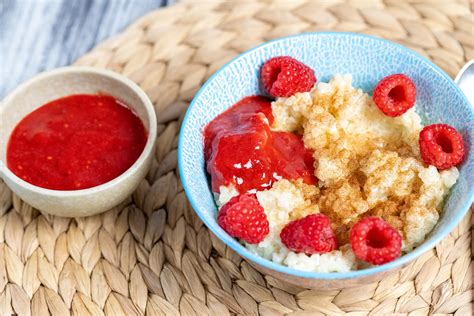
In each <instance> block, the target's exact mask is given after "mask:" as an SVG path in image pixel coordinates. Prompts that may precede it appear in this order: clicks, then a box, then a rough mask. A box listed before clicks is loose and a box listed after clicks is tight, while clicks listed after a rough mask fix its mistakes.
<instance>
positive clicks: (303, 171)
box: [204, 96, 316, 193]
mask: <svg viewBox="0 0 474 316" xmlns="http://www.w3.org/2000/svg"><path fill="white" fill-rule="evenodd" d="M272 122H273V115H272V108H271V103H270V100H268V99H267V98H264V97H262V96H250V97H246V98H244V99H242V100H241V101H239V102H237V103H236V104H234V105H233V106H232V107H231V108H229V109H228V110H227V111H225V112H224V113H222V114H220V115H219V116H218V117H216V118H215V119H214V120H213V121H211V122H210V123H209V124H208V125H207V126H206V127H205V130H204V156H205V160H206V162H207V171H208V173H209V174H210V175H211V182H212V191H213V192H219V187H220V186H222V185H224V186H228V185H230V184H232V185H234V186H235V188H236V189H237V191H239V193H246V192H255V191H261V190H266V189H269V188H271V186H272V184H273V183H274V182H276V181H278V180H281V179H288V180H296V179H299V178H302V179H303V181H304V182H305V183H307V184H315V183H316V177H315V176H314V166H313V163H314V160H313V157H312V152H311V151H310V150H309V149H306V148H305V147H304V144H303V141H302V140H301V138H300V137H299V136H297V135H295V134H293V133H288V132H275V131H272V130H271V129H270V125H271V124H272Z"/></svg>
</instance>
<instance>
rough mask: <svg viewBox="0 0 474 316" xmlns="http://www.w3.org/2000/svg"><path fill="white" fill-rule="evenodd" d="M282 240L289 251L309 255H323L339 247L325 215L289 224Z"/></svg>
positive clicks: (283, 232) (306, 217)
mask: <svg viewBox="0 0 474 316" xmlns="http://www.w3.org/2000/svg"><path fill="white" fill-rule="evenodd" d="M280 238H281V242H282V243H283V244H284V245H285V246H286V247H287V248H288V249H290V250H292V251H294V252H303V253H305V254H307V255H312V254H315V253H318V254H323V253H326V252H330V251H332V250H334V249H336V247H337V244H336V236H335V235H334V232H333V231H332V229H331V223H330V222H329V218H328V217H327V216H326V215H324V214H311V215H308V216H305V217H303V218H300V219H297V220H294V221H292V222H290V223H288V224H287V225H286V226H285V227H284V228H283V229H282V231H281V233H280Z"/></svg>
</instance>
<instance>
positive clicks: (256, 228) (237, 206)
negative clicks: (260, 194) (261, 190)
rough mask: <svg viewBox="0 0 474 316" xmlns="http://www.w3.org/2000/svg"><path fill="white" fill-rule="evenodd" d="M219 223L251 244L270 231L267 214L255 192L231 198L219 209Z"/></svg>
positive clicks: (233, 234)
mask: <svg viewBox="0 0 474 316" xmlns="http://www.w3.org/2000/svg"><path fill="white" fill-rule="evenodd" d="M217 223H218V224H219V226H221V227H222V229H224V230H225V231H226V232H227V233H228V234H229V235H231V236H232V237H236V238H239V239H242V240H244V241H246V242H248V243H249V244H258V243H259V242H261V241H262V240H263V239H264V238H265V236H267V235H268V232H269V224H268V220H267V216H266V215H265V213H264V211H263V207H262V206H260V204H259V203H258V200H257V198H256V196H255V195H254V194H241V195H239V196H235V197H233V198H232V199H230V201H229V202H227V203H226V204H225V205H224V206H223V207H222V208H221V210H220V211H219V215H218V216H217Z"/></svg>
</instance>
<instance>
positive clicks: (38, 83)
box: [0, 67, 157, 217]
mask: <svg viewBox="0 0 474 316" xmlns="http://www.w3.org/2000/svg"><path fill="white" fill-rule="evenodd" d="M73 94H105V95H110V96H112V97H114V98H116V99H117V100H119V101H122V102H124V103H125V104H126V105H127V106H129V107H130V108H131V109H132V110H133V111H134V112H135V113H136V114H137V115H138V117H139V118H140V119H141V121H142V122H143V125H144V126H145V128H146V130H147V132H148V135H147V137H148V138H147V142H146V144H145V148H144V149H143V152H142V153H141V155H140V156H139V157H138V159H137V160H136V161H135V163H134V164H133V165H132V166H131V167H130V168H128V169H127V170H126V171H125V172H124V173H122V174H121V175H120V176H118V177H117V178H115V179H113V180H111V181H109V182H106V183H104V184H101V185H98V186H95V187H92V188H88V189H82V190H71V191H61V190H50V189H45V188H41V187H38V186H35V185H33V184H30V183H28V182H26V181H24V180H22V179H21V178H19V177H18V176H16V175H15V174H14V173H13V172H12V171H11V170H9V169H8V167H7V162H6V156H7V145H8V141H9V139H10V135H11V133H12V132H13V130H14V129H15V127H16V126H17V124H18V123H19V122H20V121H21V120H22V119H23V118H24V117H25V116H26V115H28V114H29V113H31V112H32V111H34V110H36V109H37V108H39V107H41V106H42V105H44V104H46V103H48V102H50V101H53V100H56V99H59V98H61V97H65V96H69V95H73ZM112 132H113V131H112ZM156 133H157V132H156V115H155V111H154V108H153V105H152V103H151V101H150V100H149V99H148V97H147V95H146V94H145V92H143V90H141V89H140V87H138V86H137V85H136V84H135V83H134V82H132V81H131V80H129V79H127V78H125V77H124V76H122V75H119V74H117V73H115V72H112V71H107V70H101V69H96V68H89V67H64V68H59V69H56V70H53V71H49V72H45V73H42V74H40V75H38V76H36V77H34V78H32V79H30V80H29V81H27V82H25V83H23V84H21V85H20V86H18V87H17V88H16V89H15V90H14V91H13V92H11V93H10V94H9V95H8V96H7V97H6V98H5V99H4V100H3V101H2V102H1V103H0V178H2V179H3V181H4V182H5V183H6V184H7V185H8V187H10V189H11V190H12V191H13V192H15V193H16V194H17V195H18V196H19V197H20V198H21V199H22V200H24V201H25V202H26V203H28V204H30V205H31V206H33V207H35V208H37V209H38V210H40V211H42V212H45V213H49V214H52V215H58V216H66V217H78V216H88V215H94V214H97V213H100V212H104V211H106V210H108V209H110V208H112V207H114V206H116V205H118V204H120V203H121V202H122V201H123V200H125V199H126V198H127V197H128V196H129V195H130V194H132V192H133V191H134V190H135V189H136V187H137V186H138V184H139V183H140V181H141V180H142V179H143V178H144V177H145V175H146V173H147V172H148V169H149V167H150V163H151V159H152V157H153V152H154V145H155V139H156Z"/></svg>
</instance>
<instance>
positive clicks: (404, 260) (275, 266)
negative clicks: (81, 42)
mask: <svg viewBox="0 0 474 316" xmlns="http://www.w3.org/2000/svg"><path fill="white" fill-rule="evenodd" d="M308 35H311V36H315V35H316V36H317V35H324V36H353V37H358V38H363V39H369V40H372V41H376V42H380V43H382V44H384V45H391V46H395V47H397V48H398V49H401V50H402V51H403V52H404V53H405V54H408V55H411V56H414V57H416V58H418V59H421V60H423V61H424V62H425V63H427V64H428V66H430V67H431V68H432V70H433V71H434V72H436V73H438V74H439V75H441V76H443V77H444V78H445V79H448V81H449V82H450V83H451V85H452V86H454V88H455V89H457V90H458V92H459V93H460V94H461V96H462V98H464V101H465V103H466V104H467V105H470V103H469V101H468V100H467V98H466V96H465V95H464V93H463V92H462V91H461V90H460V88H459V87H458V86H457V85H456V84H455V82H454V81H453V80H452V79H451V78H450V77H449V76H448V75H447V74H446V73H445V72H444V71H443V70H442V69H441V68H439V67H438V66H436V65H435V64H434V63H433V62H431V61H430V60H428V59H427V58H425V57H423V56H421V55H420V54H418V53H417V52H415V51H413V50H411V49H409V48H407V47H405V46H403V45H400V44H397V43H395V42H392V41H390V40H386V39H383V38H379V37H375V36H371V35H366V34H358V33H352V32H305V33H300V34H295V35H290V36H285V37H281V38H277V39H273V40H270V41H268V42H265V43H262V44H260V45H258V46H256V47H254V48H251V49H250V50H247V51H245V52H243V53H241V54H239V55H238V56H236V57H235V58H233V59H232V60H230V61H229V62H227V63H225V64H224V65H223V66H222V67H221V68H219V70H217V71H216V72H215V73H214V74H213V75H212V76H211V77H209V79H207V80H206V82H205V83H204V84H203V85H202V87H201V88H200V89H199V91H198V92H197V93H196V95H195V96H194V98H193V100H192V102H191V104H190V105H189V107H188V110H187V111H186V114H185V116H184V118H183V121H182V123H181V128H180V133H179V138H178V169H179V172H180V178H181V182H182V185H183V189H184V191H185V193H186V196H187V198H188V199H189V202H190V204H191V206H192V207H193V210H194V211H195V212H196V213H197V215H198V216H199V218H200V219H201V220H202V221H203V223H204V224H205V225H206V227H207V228H208V229H209V230H210V231H211V232H212V233H213V234H214V235H216V236H217V237H218V238H219V239H220V240H221V241H222V242H224V240H225V239H226V238H228V237H229V236H228V235H227V233H225V232H224V230H222V229H214V228H213V227H212V226H211V223H210V222H209V221H208V220H207V218H206V217H205V216H204V215H203V214H202V213H201V212H200V211H199V209H198V208H196V207H195V205H196V203H195V200H194V197H193V196H192V195H191V194H190V190H189V188H188V186H189V185H188V183H187V181H186V177H185V176H184V171H183V168H182V166H183V163H182V161H183V144H182V142H183V139H184V136H183V135H184V133H183V132H184V128H185V126H186V124H187V122H188V120H189V113H190V112H191V110H192V108H193V106H194V105H195V104H196V100H197V99H198V98H199V97H200V96H201V94H202V93H203V91H205V90H206V87H207V85H208V84H209V83H210V82H211V81H213V80H214V78H215V77H216V76H217V75H218V74H219V73H221V72H222V71H224V69H226V68H228V67H229V66H230V65H231V64H233V63H235V62H236V61H238V60H240V59H242V58H244V57H245V56H247V55H248V54H250V53H251V52H253V51H256V50H259V49H261V48H262V47H264V46H267V45H270V44H272V43H274V42H278V41H283V40H287V39H291V38H296V37H305V36H308ZM469 108H470V109H471V114H472V115H473V116H474V110H473V107H472V106H471V107H469ZM473 202H474V186H473V187H471V189H470V191H469V192H468V199H467V203H465V204H464V205H462V207H461V208H460V211H459V212H458V213H457V214H456V215H455V216H454V218H453V220H452V221H451V222H449V223H448V224H447V226H446V228H445V229H444V230H443V231H442V232H441V233H440V234H439V236H438V237H436V238H433V239H431V240H428V242H427V241H426V240H425V241H424V242H423V243H422V244H421V245H420V246H418V247H416V248H415V249H414V250H412V251H410V252H409V253H407V254H405V255H403V256H401V257H399V258H397V259H396V260H394V261H391V262H389V263H386V264H383V265H380V266H374V267H370V268H367V269H362V270H354V271H349V272H312V271H303V270H297V269H294V268H290V267H288V266H285V265H282V264H279V263H276V262H274V261H271V260H268V259H266V258H263V257H261V256H259V255H257V254H255V253H252V252H250V251H247V252H244V251H243V250H244V249H246V248H245V247H244V246H243V245H241V244H240V243H238V242H237V243H226V242H224V243H225V244H226V245H227V246H228V247H230V248H231V249H232V250H234V251H235V252H236V253H238V254H239V255H240V256H241V257H244V258H245V259H247V260H249V261H250V262H253V263H256V264H257V265H259V266H262V267H263V268H266V269H270V270H273V271H276V272H279V273H284V274H287V275H291V276H294V277H299V278H305V279H320V280H341V279H355V278H361V277H366V276H371V275H374V274H377V273H380V272H384V271H389V270H393V269H397V268H401V267H403V266H404V265H406V264H408V263H409V262H411V261H412V260H414V259H416V258H418V257H419V256H421V255H422V254H423V253H425V252H427V251H428V250H430V249H432V248H434V247H435V246H436V245H437V244H438V243H439V242H440V241H441V240H442V239H444V238H445V237H446V236H447V235H448V234H449V233H450V232H451V231H453V229H454V228H455V227H456V226H457V225H458V224H459V222H461V220H462V219H463V218H464V216H465V215H466V213H467V212H468V210H469V208H470V206H471V204H472V203H473Z"/></svg>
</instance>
